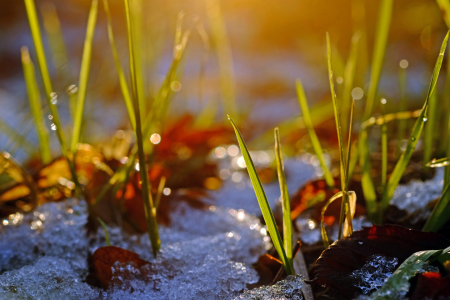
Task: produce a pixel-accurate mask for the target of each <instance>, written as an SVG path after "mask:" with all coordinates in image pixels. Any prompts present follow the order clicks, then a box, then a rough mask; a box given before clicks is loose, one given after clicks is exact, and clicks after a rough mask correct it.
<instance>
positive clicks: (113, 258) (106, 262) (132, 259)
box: [92, 246, 149, 288]
mask: <svg viewBox="0 0 450 300" xmlns="http://www.w3.org/2000/svg"><path fill="white" fill-rule="evenodd" d="M92 262H93V264H94V269H95V273H96V275H97V277H98V279H99V281H100V283H101V285H102V286H103V288H108V287H109V286H110V284H111V280H112V278H113V272H112V270H113V268H115V265H116V263H121V264H134V266H135V267H137V268H140V267H142V266H144V265H147V264H149V262H148V261H145V260H143V259H141V258H140V257H139V255H138V254H136V253H134V252H131V251H128V250H125V249H122V248H119V247H115V246H106V247H101V248H98V249H97V250H96V251H95V252H94V254H93V257H92ZM114 271H115V273H114V275H115V277H117V276H121V277H122V281H126V280H127V278H126V273H124V274H119V275H118V274H117V271H119V268H115V270H114ZM124 276H125V278H124Z"/></svg>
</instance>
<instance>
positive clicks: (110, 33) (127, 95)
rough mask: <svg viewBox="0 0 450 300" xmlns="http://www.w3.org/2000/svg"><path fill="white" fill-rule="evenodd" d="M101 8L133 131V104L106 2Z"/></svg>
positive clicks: (134, 119)
mask: <svg viewBox="0 0 450 300" xmlns="http://www.w3.org/2000/svg"><path fill="white" fill-rule="evenodd" d="M103 7H104V9H105V13H106V20H107V26H108V38H109V43H110V45H111V50H112V53H113V57H114V63H115V65H116V71H117V74H118V75H119V84H120V90H121V91H122V95H123V99H124V100H125V106H126V108H127V111H128V117H129V118H130V122H131V127H132V128H133V129H135V128H136V118H135V116H134V108H133V102H132V100H131V95H130V90H129V89H128V84H127V79H126V78H125V73H124V71H123V68H122V65H121V64H120V59H119V54H118V52H117V47H116V42H115V40H114V33H113V28H112V17H111V12H110V10H109V4H108V0H103Z"/></svg>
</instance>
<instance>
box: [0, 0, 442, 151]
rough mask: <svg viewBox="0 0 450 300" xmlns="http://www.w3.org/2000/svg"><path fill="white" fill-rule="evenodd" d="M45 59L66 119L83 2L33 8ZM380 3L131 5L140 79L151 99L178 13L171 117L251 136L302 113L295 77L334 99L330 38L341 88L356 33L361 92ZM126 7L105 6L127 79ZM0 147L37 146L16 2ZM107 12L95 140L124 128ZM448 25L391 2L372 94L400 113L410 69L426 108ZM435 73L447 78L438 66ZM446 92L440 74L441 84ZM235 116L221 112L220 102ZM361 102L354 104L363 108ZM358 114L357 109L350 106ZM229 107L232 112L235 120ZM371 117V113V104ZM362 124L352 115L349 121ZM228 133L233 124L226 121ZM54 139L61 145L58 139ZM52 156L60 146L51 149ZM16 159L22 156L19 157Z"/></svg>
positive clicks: (249, 0) (420, 4)
mask: <svg viewBox="0 0 450 300" xmlns="http://www.w3.org/2000/svg"><path fill="white" fill-rule="evenodd" d="M35 2H36V7H37V10H38V15H39V18H40V23H41V30H42V32H43V38H44V42H45V45H44V46H45V48H46V54H47V58H48V63H49V64H50V71H51V74H52V79H53V84H54V86H55V92H56V93H57V94H58V101H59V102H58V105H59V106H58V109H59V110H60V113H61V118H62V120H63V122H64V120H65V119H64V118H65V116H66V119H67V118H68V115H69V113H68V104H67V103H68V99H69V97H68V93H67V89H68V87H69V86H71V85H77V84H78V74H79V71H80V70H79V68H80V64H81V55H82V51H83V43H84V38H85V34H86V24H87V18H88V13H89V8H90V5H91V2H90V1H87V0H77V1H73V0H72V1H70V0H64V1H56V0H36V1H35ZM380 2H381V1H369V0H367V1H365V0H342V1H332V0H295V1H294V0H284V1H269V0H258V1H256V0H239V1H238V0H227V1H221V0H190V1H186V0H184V1H181V0H153V1H144V0H134V1H132V6H133V7H134V8H133V7H132V10H133V9H134V13H135V16H136V19H135V22H136V23H137V25H138V26H139V28H140V29H141V30H140V34H141V37H142V39H141V40H142V43H141V44H142V45H140V49H141V51H142V52H141V53H142V62H141V66H142V70H143V71H142V72H143V74H144V80H145V82H146V91H145V93H146V95H147V97H148V98H149V99H151V98H152V97H154V96H155V94H156V93H157V92H158V88H159V86H160V85H161V83H162V81H163V79H164V76H165V74H166V73H167V72H168V69H169V66H170V63H171V60H172V53H173V46H174V38H175V31H176V24H177V15H178V14H179V12H180V11H183V12H184V20H183V24H182V27H183V29H184V30H190V39H189V42H188V45H187V48H186V52H185V54H184V58H183V61H182V66H181V67H180V68H179V71H178V73H177V79H176V80H175V81H174V82H173V83H172V85H171V88H172V91H173V100H172V104H171V109H170V113H169V121H170V119H176V118H177V117H179V116H181V115H184V114H186V113H189V114H193V115H194V116H199V115H202V114H205V112H209V114H210V115H213V117H214V121H215V122H222V121H223V120H225V118H224V116H225V115H226V114H227V113H231V114H232V115H233V114H236V116H237V115H239V116H240V119H239V123H240V124H241V126H242V128H244V130H245V129H246V128H247V129H248V131H251V133H250V134H249V135H251V136H252V137H256V136H258V135H260V134H261V133H263V132H265V131H266V130H269V129H272V128H273V127H274V126H276V125H277V124H279V123H280V122H282V121H285V120H288V119H289V118H293V117H296V116H298V115H299V114H300V109H299V107H298V102H297V99H296V93H295V79H296V78H300V79H301V80H302V82H303V85H304V87H305V90H306V95H307V97H308V101H309V103H310V105H314V103H320V102H321V101H327V100H329V99H330V92H329V83H328V76H327V65H326V44H325V34H326V32H329V34H330V38H331V43H332V46H333V69H334V71H335V79H336V83H337V89H338V90H339V89H340V88H341V87H340V85H342V77H343V69H344V64H345V62H346V60H347V58H348V55H349V50H350V45H351V39H352V36H353V35H354V34H355V33H357V32H358V34H359V35H360V48H359V54H358V62H357V67H356V76H355V80H354V87H360V88H361V89H362V90H363V91H364V92H365V93H367V87H368V86H367V84H368V82H369V72H370V62H371V59H372V49H373V43H374V34H375V29H376V24H377V19H378V10H379V6H380ZM123 5H124V4H123V1H120V0H110V7H111V11H112V16H113V28H114V33H115V38H116V44H117V46H118V51H119V56H120V58H121V62H122V66H123V68H124V70H126V75H127V76H129V73H128V65H127V64H128V50H127V37H126V24H125V14H124V6H123ZM0 7H1V9H0V40H1V43H0V103H1V107H2V108H1V109H0V123H1V124H0V125H2V126H1V128H0V129H2V130H1V137H0V149H5V148H6V149H7V148H8V147H11V141H10V138H9V137H8V135H7V134H4V133H5V130H6V131H7V129H8V127H10V128H14V129H15V130H17V131H19V132H21V133H22V134H24V135H25V136H27V137H28V139H30V141H32V142H33V141H36V138H35V132H34V130H33V122H32V120H31V117H30V110H29V104H28V100H27V93H26V87H25V82H24V80H23V71H22V65H21V56H20V49H21V47H22V46H27V47H28V48H29V49H30V54H31V58H32V59H33V60H34V61H35V62H36V57H35V52H34V46H33V42H32V38H31V34H30V29H29V24H28V20H27V16H26V10H25V6H24V3H23V1H7V0H2V1H1V4H0ZM106 24H107V23H106V15H105V12H104V10H103V3H102V2H101V1H100V2H99V15H98V21H97V26H96V31H95V36H94V49H93V54H92V55H93V56H92V63H91V71H90V78H89V85H88V91H87V100H86V110H85V122H86V125H85V127H86V128H88V130H85V131H86V134H85V136H84V140H85V141H87V142H97V141H100V140H101V139H103V138H105V137H108V136H111V135H113V134H114V133H115V132H116V130H117V129H122V128H125V129H127V128H130V125H129V121H128V118H127V114H126V110H125V105H124V102H123V98H122V94H121V90H120V87H119V82H118V76H117V72H116V69H115V66H114V60H113V56H112V51H111V47H110V44H109V41H108V33H107V25H106ZM446 30H447V27H446V25H445V23H444V20H443V15H442V12H441V11H440V9H439V7H438V5H437V3H436V2H435V1H427V0H396V1H394V8H393V15H392V22H391V28H390V33H389V39H388V45H387V49H386V55H385V63H384V68H383V71H382V75H381V81H380V87H379V92H378V94H379V95H380V97H385V98H386V99H388V105H387V109H388V111H389V110H390V111H397V110H396V106H397V103H398V99H399V88H398V72H399V62H400V61H401V60H407V62H408V68H407V76H408V77H407V87H408V101H409V104H408V105H409V106H410V108H411V109H413V108H418V107H420V106H421V104H422V103H423V100H424V96H425V93H426V91H427V88H428V85H429V80H430V77H431V71H432V68H433V65H434V62H435V60H436V55H437V53H438V48H439V44H440V43H441V41H442V39H443V37H444V35H445V32H446ZM442 74H445V70H444V68H443V72H442ZM440 80H441V81H442V82H441V85H443V84H442V83H443V80H445V76H441V78H440ZM224 99H225V100H226V101H227V103H234V101H235V107H234V108H233V107H231V108H230V107H227V108H226V109H224V108H223V105H222V103H223V100H224ZM364 99H365V98H364V96H363V97H362V99H361V100H359V102H363V101H364ZM356 106H357V108H356V111H357V112H358V107H360V108H359V109H360V110H361V111H362V107H363V103H357V104H356ZM230 110H231V111H230ZM375 110H377V106H376V107H375ZM355 119H356V121H357V122H358V116H356V117H355ZM227 125H228V124H227ZM54 140H55V142H56V139H55V138H54ZM54 148H57V147H56V146H55V147H54ZM17 151H18V155H19V157H20V155H21V154H20V153H21V152H20V151H21V150H20V149H18V150H17Z"/></svg>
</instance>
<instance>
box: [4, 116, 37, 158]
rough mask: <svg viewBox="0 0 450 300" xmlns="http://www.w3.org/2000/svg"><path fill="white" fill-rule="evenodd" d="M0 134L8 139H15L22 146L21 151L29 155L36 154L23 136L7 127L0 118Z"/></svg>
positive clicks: (33, 147) (32, 146)
mask: <svg viewBox="0 0 450 300" xmlns="http://www.w3.org/2000/svg"><path fill="white" fill-rule="evenodd" d="M0 132H3V134H4V135H5V136H7V137H9V138H11V139H12V138H15V139H17V141H18V142H19V143H20V144H21V145H22V149H23V150H24V151H25V152H26V153H27V154H30V155H33V154H35V153H36V147H35V145H33V144H32V143H30V142H29V141H28V140H27V139H26V137H25V135H23V134H21V133H20V132H18V131H17V130H16V129H14V128H12V127H11V126H9V125H8V123H6V122H5V121H4V120H3V119H2V118H0Z"/></svg>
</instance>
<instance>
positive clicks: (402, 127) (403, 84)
mask: <svg viewBox="0 0 450 300" xmlns="http://www.w3.org/2000/svg"><path fill="white" fill-rule="evenodd" d="M407 68H408V62H407V61H406V60H402V61H400V69H399V72H398V86H399V89H400V106H399V111H406V110H407V109H408V108H407V100H406V99H407V94H406V93H407V92H406V91H407V81H406V69H407ZM405 135H406V121H405V120H400V122H399V123H398V131H397V148H396V150H395V151H396V155H395V156H396V157H397V156H398V155H400V152H401V147H402V142H403V139H404V138H405Z"/></svg>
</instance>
